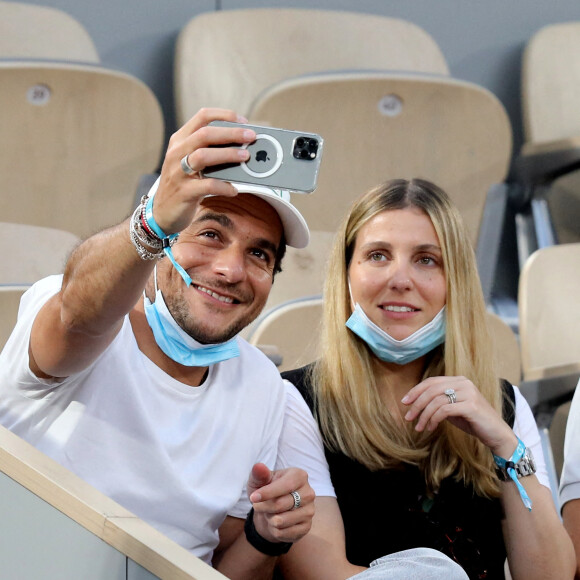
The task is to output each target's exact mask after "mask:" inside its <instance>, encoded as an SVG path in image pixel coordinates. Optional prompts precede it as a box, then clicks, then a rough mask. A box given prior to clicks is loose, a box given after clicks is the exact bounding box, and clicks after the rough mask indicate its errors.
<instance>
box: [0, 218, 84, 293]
mask: <svg viewBox="0 0 580 580" xmlns="http://www.w3.org/2000/svg"><path fill="white" fill-rule="evenodd" d="M79 242H80V239H79V238H78V237H77V236H75V235H74V234H72V233H70V232H66V231H63V230H57V229H54V228H44V227H41V226H32V225H29V224H15V223H8V222H0V245H1V246H2V247H4V248H10V251H8V252H5V253H4V255H3V257H2V267H1V268H0V285H4V284H11V285H14V284H17V285H25V284H33V283H34V282H36V281H37V280H40V279H41V278H44V277H45V276H50V275H51V274H60V273H62V272H63V270H64V265H65V262H66V259H67V257H68V255H69V253H70V252H71V251H72V250H73V248H74V247H75V246H76V245H77V244H78V243H79Z"/></svg>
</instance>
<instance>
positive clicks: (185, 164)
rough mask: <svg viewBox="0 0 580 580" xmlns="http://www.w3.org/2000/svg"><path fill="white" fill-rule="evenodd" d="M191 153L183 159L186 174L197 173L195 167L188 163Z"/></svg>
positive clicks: (182, 167)
mask: <svg viewBox="0 0 580 580" xmlns="http://www.w3.org/2000/svg"><path fill="white" fill-rule="evenodd" d="M188 157H189V153H188V154H187V155H186V156H185V157H184V158H183V159H182V160H181V169H182V170H183V173H185V175H194V174H195V173H196V171H195V169H194V168H193V167H192V166H191V165H190V164H189V163H188V161H187V158H188Z"/></svg>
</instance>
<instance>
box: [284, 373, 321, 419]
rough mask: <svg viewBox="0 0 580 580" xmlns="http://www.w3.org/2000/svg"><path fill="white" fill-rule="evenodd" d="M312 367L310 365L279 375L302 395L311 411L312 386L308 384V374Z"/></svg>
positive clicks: (312, 400) (312, 401)
mask: <svg viewBox="0 0 580 580" xmlns="http://www.w3.org/2000/svg"><path fill="white" fill-rule="evenodd" d="M313 366H314V363H311V364H309V365H306V366H303V367H300V368H297V369H292V370H291V371H284V372H283V373H281V374H282V378H283V379H284V380H286V381H290V382H291V383H292V384H293V385H294V386H295V387H296V388H297V389H298V391H299V393H300V394H301V395H302V397H303V398H304V400H305V401H306V403H307V405H308V406H309V407H310V410H311V411H312V410H313V408H314V398H313V394H312V384H311V383H310V374H311V371H312V367H313Z"/></svg>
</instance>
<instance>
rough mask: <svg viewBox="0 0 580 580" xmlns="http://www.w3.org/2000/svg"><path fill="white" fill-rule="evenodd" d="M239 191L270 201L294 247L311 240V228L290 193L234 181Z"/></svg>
mask: <svg viewBox="0 0 580 580" xmlns="http://www.w3.org/2000/svg"><path fill="white" fill-rule="evenodd" d="M232 185H233V186H234V187H235V188H236V189H237V190H238V193H249V194H251V195H255V196H256V197H259V198H260V199H263V200H264V201H265V202H267V203H269V204H270V205H271V206H272V207H273V208H274V209H275V210H276V212H277V213H278V215H279V216H280V221H281V222H282V227H283V228H284V237H285V238H286V243H287V244H288V245H289V246H292V247H293V248H299V249H300V248H305V247H306V246H307V245H308V242H309V241H310V230H309V229H308V224H307V223H306V220H305V219H304V217H303V216H302V214H301V213H300V212H299V211H298V210H297V209H296V208H295V207H294V206H293V205H292V203H291V202H290V193H289V192H288V191H284V190H280V189H272V188H270V187H266V186H264V185H254V184H250V183H233V182H232Z"/></svg>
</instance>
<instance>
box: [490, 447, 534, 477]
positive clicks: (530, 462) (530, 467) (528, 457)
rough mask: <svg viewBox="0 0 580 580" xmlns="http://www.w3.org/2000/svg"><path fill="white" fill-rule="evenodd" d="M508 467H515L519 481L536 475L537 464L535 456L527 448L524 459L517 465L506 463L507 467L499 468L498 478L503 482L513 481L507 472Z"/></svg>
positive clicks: (497, 470) (510, 462)
mask: <svg viewBox="0 0 580 580" xmlns="http://www.w3.org/2000/svg"><path fill="white" fill-rule="evenodd" d="M508 467H513V468H514V469H515V470H516V475H517V476H518V479H519V478H520V477H526V475H532V474H534V473H536V462H535V461H534V456H533V455H532V452H531V450H530V449H529V448H528V447H526V450H525V451H524V454H523V456H522V458H521V459H520V460H519V461H518V462H517V463H513V462H512V461H506V464H505V467H497V469H496V472H497V476H498V477H499V479H501V481H511V477H510V476H509V475H508V472H507V469H508Z"/></svg>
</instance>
